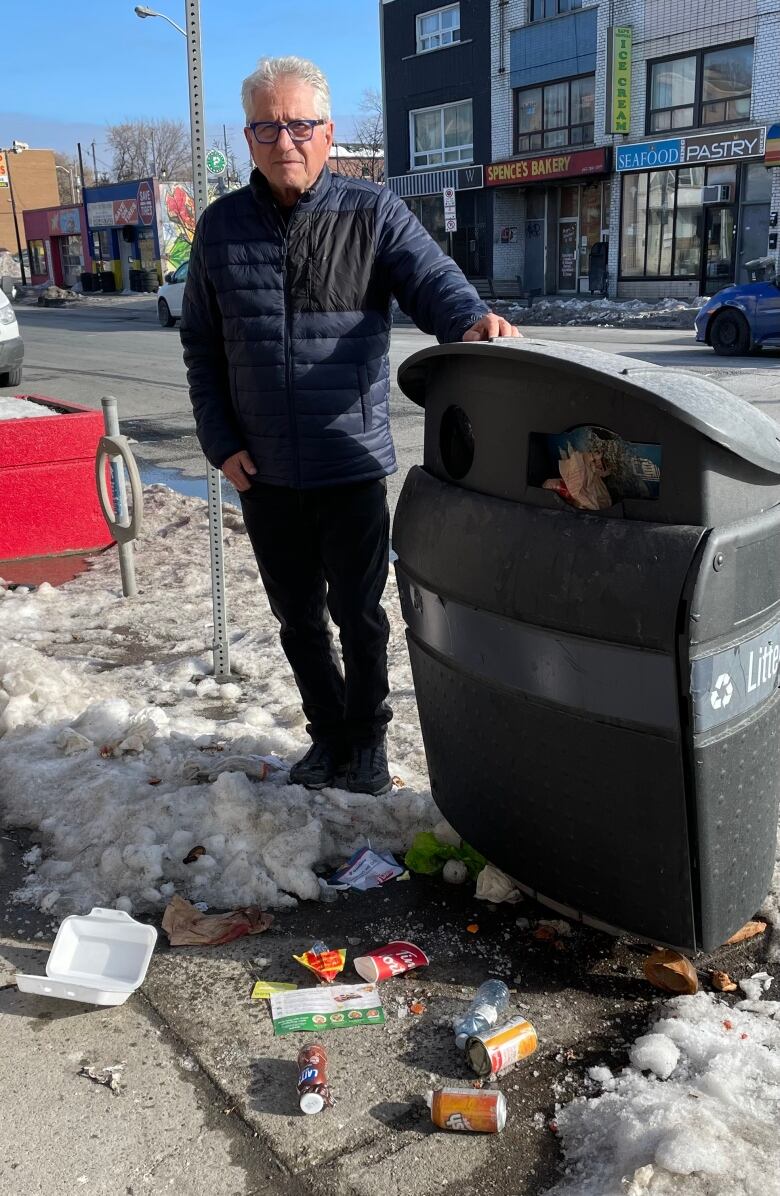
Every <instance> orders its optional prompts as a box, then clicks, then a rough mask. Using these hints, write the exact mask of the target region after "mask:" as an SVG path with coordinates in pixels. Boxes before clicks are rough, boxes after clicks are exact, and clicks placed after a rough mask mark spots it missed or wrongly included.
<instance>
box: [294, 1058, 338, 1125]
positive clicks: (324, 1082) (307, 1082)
mask: <svg viewBox="0 0 780 1196" xmlns="http://www.w3.org/2000/svg"><path fill="white" fill-rule="evenodd" d="M298 1104H299V1105H300V1107H301V1112H302V1113H321V1112H322V1110H323V1109H324V1108H326V1107H328V1108H330V1107H331V1106H332V1105H333V1094H332V1093H331V1090H330V1085H329V1083H328V1055H327V1052H326V1050H325V1047H324V1046H323V1045H322V1043H320V1042H314V1043H312V1044H311V1046H305V1047H301V1049H300V1051H299V1052H298Z"/></svg>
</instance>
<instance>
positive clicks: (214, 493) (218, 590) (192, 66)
mask: <svg viewBox="0 0 780 1196" xmlns="http://www.w3.org/2000/svg"><path fill="white" fill-rule="evenodd" d="M185 9H186V16H187V28H186V30H185V29H182V28H181V26H180V25H177V24H176V22H175V21H172V20H171V18H170V17H167V16H166V15H165V13H163V12H156V11H155V10H154V9H152V8H148V7H147V6H146V5H143V4H137V5H136V7H135V14H136V16H138V17H141V18H145V17H162V19H163V20H164V21H167V22H168V24H169V25H173V27H174V29H178V31H179V33H181V34H183V35H184V37H185V38H186V39H187V75H188V79H189V88H190V141H191V145H192V192H193V198H194V200H195V219H196V221H197V220H199V219H200V217H201V216H202V215H203V213H204V212H205V210H206V208H207V207H208V202H209V193H208V174H207V170H206V138H205V129H204V119H203V71H202V66H201V62H202V58H201V49H200V0H185ZM207 492H208V509H209V547H210V552H211V601H212V607H213V614H214V640H213V642H212V645H211V646H212V651H213V656H214V676H215V677H216V679H217V681H228V680H229V679H230V644H229V643H228V631H227V601H226V588H225V550H224V543H223V529H222V490H221V487H220V476H219V470H218V469H215V468H214V466H213V465H211V464H209V465H208V469H207Z"/></svg>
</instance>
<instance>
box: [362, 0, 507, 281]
mask: <svg viewBox="0 0 780 1196" xmlns="http://www.w3.org/2000/svg"><path fill="white" fill-rule="evenodd" d="M486 15H487V13H486V8H485V0H459V3H455V4H443V5H437V4H434V3H431V0H382V4H381V14H380V18H381V34H382V78H383V100H384V110H385V138H386V180H385V181H386V185H387V186H388V187H389V188H390V189H391V190H392V191H394V192H395V194H396V195H398V196H400V197H401V198H402V199H403V200H404V201H405V203H406V204H407V205H408V206H409V208H411V210H412V211H413V212H414V213H415V215H416V216H417V217H418V219H419V220H420V221H421V223H422V224H423V226H424V227H425V228H426V229H427V230H428V232H429V233H430V234H431V236H432V237H433V238H434V240H435V241H437V242H438V243H439V245H441V247H442V249H443V250H444V251H445V253H449V254H450V255H451V256H452V257H453V258H454V259H455V261H456V262H457V263H458V265H459V266H460V267H461V269H462V270H463V271H464V273H465V274H467V275H468V276H469V277H471V278H485V277H487V275H488V273H489V267H490V254H489V249H488V247H489V244H490V241H491V238H492V229H491V227H490V223H489V222H490V205H489V196H488V193H487V191H486V189H485V179H484V163H485V162H486V161H488V160H489V154H490V23H489V21H488V20H486Z"/></svg>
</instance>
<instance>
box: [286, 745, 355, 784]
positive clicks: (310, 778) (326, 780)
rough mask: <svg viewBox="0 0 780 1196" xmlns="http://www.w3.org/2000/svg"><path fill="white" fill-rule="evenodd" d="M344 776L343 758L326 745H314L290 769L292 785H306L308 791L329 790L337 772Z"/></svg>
mask: <svg viewBox="0 0 780 1196" xmlns="http://www.w3.org/2000/svg"><path fill="white" fill-rule="evenodd" d="M339 771H341V773H342V775H343V771H344V764H343V762H342V759H341V757H340V756H339V755H338V754H337V753H335V752H334V751H333V749H332V748H330V747H328V745H327V744H326V743H313V744H312V745H311V747H310V748H309V750H308V752H307V753H306V755H305V756H303V757H302V759H300V760H299V761H298V762H297V764H293V766H292V768H291V769H290V774H289V777H288V781H289V783H290V784H291V785H305V786H306V788H307V789H327V788H328V787H329V786H330V785H332V784H333V781H334V779H335V777H336V774H337V772H339Z"/></svg>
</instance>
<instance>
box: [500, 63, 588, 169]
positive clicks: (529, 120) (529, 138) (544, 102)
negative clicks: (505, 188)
mask: <svg viewBox="0 0 780 1196" xmlns="http://www.w3.org/2000/svg"><path fill="white" fill-rule="evenodd" d="M595 82H596V81H595V76H594V75H583V76H581V77H580V78H578V79H563V80H561V81H559V82H557V83H547V84H545V85H544V86H540V87H526V88H524V89H523V90H522V91H517V92H515V97H516V98H515V129H516V130H517V135H516V140H515V153H516V154H527V153H534V152H535V151H538V150H547V149H555V148H557V147H558V146H569V145H589V144H591V143H592V142H593V107H594V99H595Z"/></svg>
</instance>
